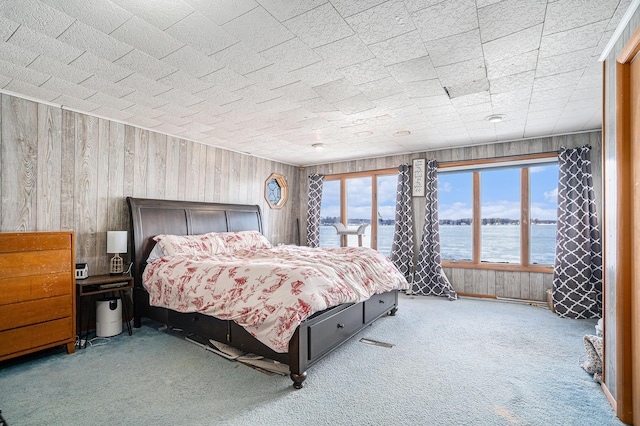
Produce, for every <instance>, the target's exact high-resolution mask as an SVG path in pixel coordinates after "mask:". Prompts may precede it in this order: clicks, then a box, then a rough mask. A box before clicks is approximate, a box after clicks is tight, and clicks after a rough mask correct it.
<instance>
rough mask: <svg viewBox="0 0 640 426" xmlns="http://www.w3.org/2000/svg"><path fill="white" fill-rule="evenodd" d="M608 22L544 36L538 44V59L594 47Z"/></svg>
mask: <svg viewBox="0 0 640 426" xmlns="http://www.w3.org/2000/svg"><path fill="white" fill-rule="evenodd" d="M607 22H608V21H600V22H596V23H593V24H589V25H585V26H584V27H580V28H575V29H572V30H568V31H563V32H560V33H554V34H551V35H545V36H543V37H542V41H541V42H540V57H541V58H544V57H547V56H555V55H561V54H563V53H570V52H572V51H574V50H580V49H586V48H588V47H596V46H597V45H598V43H599V42H600V38H601V37H602V33H603V32H604V28H605V27H606V26H607Z"/></svg>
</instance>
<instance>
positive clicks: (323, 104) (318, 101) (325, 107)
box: [300, 97, 338, 113]
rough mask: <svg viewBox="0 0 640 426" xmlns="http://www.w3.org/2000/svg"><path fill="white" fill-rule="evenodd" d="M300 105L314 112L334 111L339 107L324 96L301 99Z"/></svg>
mask: <svg viewBox="0 0 640 426" xmlns="http://www.w3.org/2000/svg"><path fill="white" fill-rule="evenodd" d="M300 105H301V106H302V107H303V108H305V109H306V110H308V111H311V112H313V113H321V112H332V111H337V110H338V109H337V108H336V107H335V106H334V105H333V104H331V103H329V102H327V101H326V100H325V99H324V98H322V97H317V98H313V99H307V100H304V101H300Z"/></svg>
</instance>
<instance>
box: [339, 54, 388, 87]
mask: <svg viewBox="0 0 640 426" xmlns="http://www.w3.org/2000/svg"><path fill="white" fill-rule="evenodd" d="M338 71H340V72H341V73H342V74H344V76H345V77H346V78H347V79H349V80H351V81H352V82H353V83H354V84H364V83H369V82H371V81H376V80H380V79H382V78H385V77H388V76H389V75H390V74H389V71H387V69H386V68H385V67H384V66H383V65H382V64H381V63H380V61H379V60H378V59H369V60H367V61H364V62H360V63H358V64H355V65H351V66H348V67H344V68H340V69H338Z"/></svg>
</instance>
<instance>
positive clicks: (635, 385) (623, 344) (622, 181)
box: [615, 28, 640, 424]
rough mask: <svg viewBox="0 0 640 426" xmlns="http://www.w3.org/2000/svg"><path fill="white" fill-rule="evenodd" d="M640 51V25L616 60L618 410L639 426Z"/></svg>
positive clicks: (622, 416) (623, 416)
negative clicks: (639, 120)
mask: <svg viewBox="0 0 640 426" xmlns="http://www.w3.org/2000/svg"><path fill="white" fill-rule="evenodd" d="M639 51H640V28H638V29H636V31H635V32H634V33H633V35H632V36H631V38H630V39H629V41H628V42H627V44H626V45H625V47H624V49H623V50H622V51H621V52H620V54H619V55H618V57H617V58H616V110H617V113H616V164H617V179H616V181H617V191H618V194H617V201H616V203H617V212H616V220H617V228H618V229H617V241H616V246H617V256H616V263H617V268H616V330H615V332H616V353H615V357H616V377H617V381H616V411H617V415H618V417H619V418H620V420H621V421H623V422H624V423H634V416H635V420H636V421H635V424H640V288H639V286H640V280H639V278H640V273H639V272H640V269H639V267H638V266H634V262H633V260H634V258H636V257H637V256H636V254H640V232H638V229H636V224H635V220H634V205H637V204H638V202H639V201H640V200H639V199H640V190H636V191H634V187H635V185H634V180H638V178H639V176H640V165H638V164H637V163H638V162H637V161H634V158H638V157H640V146H637V145H638V144H634V143H633V135H632V133H631V123H632V121H631V120H632V111H633V110H632V99H631V87H633V86H635V87H638V86H640V77H639V78H637V80H636V79H635V78H632V74H631V63H632V62H633V60H634V58H635V57H636V55H637V54H638V52H639ZM636 104H637V103H636ZM639 107H640V106H636V108H639ZM636 133H640V124H639V125H638V129H637V130H636ZM634 145H636V146H634ZM634 367H635V368H634Z"/></svg>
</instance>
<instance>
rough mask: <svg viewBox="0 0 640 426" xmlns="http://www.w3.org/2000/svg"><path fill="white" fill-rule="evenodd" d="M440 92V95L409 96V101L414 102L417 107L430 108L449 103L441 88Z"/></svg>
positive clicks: (449, 100)
mask: <svg viewBox="0 0 640 426" xmlns="http://www.w3.org/2000/svg"><path fill="white" fill-rule="evenodd" d="M442 93H443V94H442V95H434V96H425V97H421V98H411V101H412V102H413V103H415V105H416V106H417V107H418V108H431V107H439V106H446V105H451V99H449V97H448V96H447V95H446V94H444V90H442Z"/></svg>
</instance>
